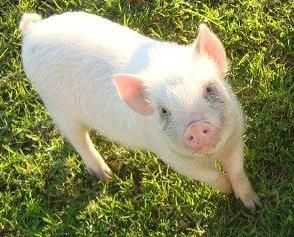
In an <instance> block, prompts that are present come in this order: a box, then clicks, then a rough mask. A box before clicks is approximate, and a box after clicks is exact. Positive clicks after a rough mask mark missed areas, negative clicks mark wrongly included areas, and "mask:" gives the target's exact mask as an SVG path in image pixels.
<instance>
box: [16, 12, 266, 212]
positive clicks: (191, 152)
mask: <svg viewBox="0 0 294 237" xmlns="http://www.w3.org/2000/svg"><path fill="white" fill-rule="evenodd" d="M20 30H21V33H22V63H23V67H24V71H25V74H26V76H27V77H28V78H29V80H30V81H31V82H32V85H33V87H34V88H35V89H36V90H37V92H38V94H39V95H40V97H41V99H42V101H43V103H44V105H45V107H46V109H47V111H48V112H49V114H50V115H51V117H52V119H53V121H54V123H55V125H56V126H57V128H58V129H59V131H61V133H62V134H63V135H64V136H65V137H66V139H67V140H68V141H69V142H70V143H71V144H72V146H73V147H74V148H75V150H76V151H77V152H78V153H79V154H80V156H81V157H82V159H83V161H84V162H85V165H86V168H87V170H88V171H89V173H91V174H93V175H95V176H97V177H99V178H100V179H101V180H105V179H109V178H111V176H112V171H111V169H110V168H109V167H108V165H107V164H106V163H105V161H104V160H103V158H102V156H101V155H100V154H99V152H98V151H97V150H96V148H95V147H94V145H93V143H92V141H91V139H90V137H89V131H90V130H95V131H97V133H99V134H101V135H103V136H105V137H107V138H108V139H109V140H111V141H113V142H116V143H118V144H121V145H123V146H126V147H128V148H133V149H142V150H150V151H152V152H154V153H156V154H157V155H158V156H159V158H160V159H161V160H162V161H163V162H164V163H166V164H167V165H168V166H170V167H171V168H172V169H174V170H175V171H177V172H179V173H180V174H182V175H184V176H186V177H189V178H192V179H194V180H199V181H202V182H205V183H207V184H209V185H212V186H214V187H215V188H217V189H218V190H220V191H222V192H224V193H231V192H234V194H235V196H236V197H237V198H238V199H240V200H241V201H242V202H243V204H244V205H245V207H247V208H248V209H250V210H251V211H253V212H254V211H255V210H256V208H257V207H258V206H261V202H260V199H259V197H258V196H257V194H256V193H255V191H254V190H253V188H252V185H251V184H250V182H249V180H248V178H247V176H246V174H245V171H244V166H243V142H242V135H243V133H244V119H243V113H242V110H241V107H240V105H239V102H238V100H237V99H236V96H235V95H234V93H233V91H232V89H231V87H230V85H229V83H228V82H227V79H226V75H227V74H228V71H229V61H228V59H227V57H226V52H225V49H224V47H223V44H222V43H221V41H220V40H219V38H218V37H217V36H216V35H215V34H214V33H213V32H212V31H211V30H210V29H209V28H208V26H207V25H205V24H203V23H202V24H200V26H199V31H198V35H197V37H196V40H195V41H194V42H193V43H192V44H190V45H185V46H183V45H179V44H176V43H172V42H164V41H159V40H155V39H151V38H148V37H145V36H143V35H141V34H139V33H138V32H136V31H133V30H131V29H129V28H127V27H125V26H121V25H119V24H117V23H114V22H111V21H110V20H107V19H105V18H102V17H99V16H96V15H92V14H88V13H85V12H66V13H63V14H60V15H54V16H51V17H49V18H47V19H43V20H42V18H41V16H39V15H37V14H34V13H25V14H24V15H23V17H22V19H21V21H20ZM215 162H218V163H219V164H221V165H222V166H223V170H224V172H221V171H219V170H218V169H217V168H216V166H215Z"/></svg>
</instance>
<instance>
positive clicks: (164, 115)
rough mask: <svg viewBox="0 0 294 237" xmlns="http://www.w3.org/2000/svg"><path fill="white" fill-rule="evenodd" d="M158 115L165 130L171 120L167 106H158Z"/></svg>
mask: <svg viewBox="0 0 294 237" xmlns="http://www.w3.org/2000/svg"><path fill="white" fill-rule="evenodd" d="M159 116H160V120H161V123H162V129H163V130H166V129H167V128H168V127H169V125H170V122H171V112H170V111H169V110H168V109H167V108H165V107H162V106H160V107H159Z"/></svg>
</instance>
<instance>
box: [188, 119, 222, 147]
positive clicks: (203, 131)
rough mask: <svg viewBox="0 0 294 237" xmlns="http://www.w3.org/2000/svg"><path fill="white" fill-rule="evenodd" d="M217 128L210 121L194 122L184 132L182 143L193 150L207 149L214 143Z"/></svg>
mask: <svg viewBox="0 0 294 237" xmlns="http://www.w3.org/2000/svg"><path fill="white" fill-rule="evenodd" d="M216 135H217V128H216V127H215V126H213V125H212V124H210V123H205V122H194V123H192V124H190V125H189V126H188V127H187V129H186V131H185V133H184V143H185V144H186V145H187V146H188V147H190V148H192V149H193V150H208V149H209V148H210V147H211V146H212V145H213V143H214V141H215V137H216Z"/></svg>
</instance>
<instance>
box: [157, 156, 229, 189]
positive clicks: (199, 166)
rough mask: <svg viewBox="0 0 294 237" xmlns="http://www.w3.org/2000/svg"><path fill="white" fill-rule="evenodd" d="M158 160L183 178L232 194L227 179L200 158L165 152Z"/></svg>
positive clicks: (212, 164)
mask: <svg viewBox="0 0 294 237" xmlns="http://www.w3.org/2000/svg"><path fill="white" fill-rule="evenodd" d="M160 158H161V159H162V160H163V161H164V162H165V163H167V164H168V165H170V166H171V168H172V169H174V170H175V171H177V172H179V173H180V174H182V175H184V176H187V177H189V178H192V179H195V180H199V181H202V182H205V183H207V184H210V185H212V186H214V187H215V188H217V189H218V190H220V191H222V192H224V193H231V192H232V186H231V183H230V181H229V179H228V177H227V176H226V175H225V174H224V173H222V172H220V171H218V170H217V169H216V168H215V166H214V162H209V161H201V160H200V159H202V158H185V157H180V156H178V155H176V154H174V153H172V152H168V153H166V152H165V153H164V154H162V155H160Z"/></svg>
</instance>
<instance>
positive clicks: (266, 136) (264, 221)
mask: <svg viewBox="0 0 294 237" xmlns="http://www.w3.org/2000/svg"><path fill="white" fill-rule="evenodd" d="M73 10H83V11H86V12H90V13H94V14H98V15H102V16H105V17H107V18H109V19H111V20H113V21H116V22H120V23H121V24H124V25H127V26H129V27H131V28H133V29H135V30H137V31H139V32H141V33H143V34H145V35H148V36H150V37H153V38H157V39H161V40H168V41H175V42H178V43H180V44H187V43H191V42H192V41H193V39H194V38H195V36H196V34H197V28H198V25H199V23H200V22H206V23H207V24H208V25H209V26H210V27H211V28H212V29H213V30H214V31H215V32H216V33H217V34H218V35H219V37H220V38H221V40H222V41H223V43H224V45H225V48H226V50H227V52H228V57H229V59H230V60H231V69H232V71H231V73H230V74H229V75H228V79H229V80H230V81H231V83H232V86H233V88H234V91H235V92H236V94H237V96H238V98H239V100H240V102H241V104H242V106H243V108H244V111H245V114H246V121H247V130H246V133H245V135H244V141H245V144H246V146H245V168H246V173H247V174H248V176H249V178H250V180H251V181H252V183H253V186H254V187H255V189H256V191H257V192H258V194H259V196H260V198H261V200H262V202H263V207H262V208H261V209H260V210H259V211H258V212H257V213H256V214H255V215H253V214H251V213H249V212H248V211H247V210H246V209H245V208H244V207H243V206H242V204H241V203H240V202H239V201H238V200H236V199H235V198H234V196H233V195H229V196H226V195H224V194H222V193H220V192H218V191H216V190H215V189H213V188H212V187H210V186H208V185H205V184H203V183H200V182H197V181H192V180H189V179H186V178H184V177H183V176H181V175H179V174H177V173H176V172H174V171H172V170H171V169H169V168H168V167H167V166H166V165H165V164H163V163H162V162H161V161H159V160H158V159H157V157H156V156H155V155H154V154H151V153H142V152H139V151H130V150H127V149H125V148H123V147H120V146H118V145H115V144H112V143H111V142H109V141H106V140H105V139H103V138H101V137H99V136H97V135H95V134H93V135H92V137H93V139H94V141H95V144H96V145H97V147H99V149H100V151H101V153H102V154H103V156H104V157H105V159H106V161H107V163H108V164H109V165H110V167H111V168H112V170H113V171H114V172H115V174H116V177H115V178H114V179H113V180H112V181H111V182H108V183H103V182H100V181H98V180H97V179H96V178H94V177H91V176H90V175H89V174H88V173H87V171H86V169H85V166H84V164H83V162H82V161H81V158H80V157H79V155H78V154H77V153H76V152H75V151H74V150H73V148H72V147H71V146H70V145H69V144H68V143H67V142H66V141H65V140H64V138H63V137H62V136H61V135H60V134H59V133H58V131H57V130H56V129H55V128H54V125H53V124H52V120H51V119H50V117H49V116H48V114H47V113H46V111H45V110H44V107H43V105H42V102H41V101H40V99H39V97H38V95H37V93H36V92H35V91H34V90H33V88H32V86H31V84H30V83H29V81H28V80H27V79H26V77H25V75H24V72H23V69H22V66H21V59H20V49H21V38H20V32H19V30H18V23H19V21H20V18H21V15H22V14H23V13H24V12H37V13H39V14H42V16H43V17H47V16H50V15H52V14H57V13H61V12H64V11H73ZM293 10H294V3H293V1H291V0H288V1H287V0H284V1H282V0H281V1H278V0H268V1H266V0H244V1H241V0H226V1H213V0H211V1H200V0H198V1H195V0H194V1H193V0H190V1H182V0H175V1H161V0H156V1H147V0H132V1H131V0H129V1H112V0H107V1H102V0H100V1H92V0H84V1H81V0H68V1H60V0H46V1H33V0H21V1H17V0H1V2H0V95H1V97H0V236H213V237H216V236H234V237H236V236H242V237H243V236H264V237H265V236H266V237H270V236H273V237H276V236H281V237H287V236H289V237H290V236H294V200H293V199H294V198H293V196H294V195H293V194H294V182H293V181H294V175H293V171H294V139H293V134H294V125H293V124H294V80H293V79H294V78H293V75H294V70H293V65H294V54H293V51H294V48H293V46H294V28H293V27H294V21H293V19H294V13H293Z"/></svg>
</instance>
